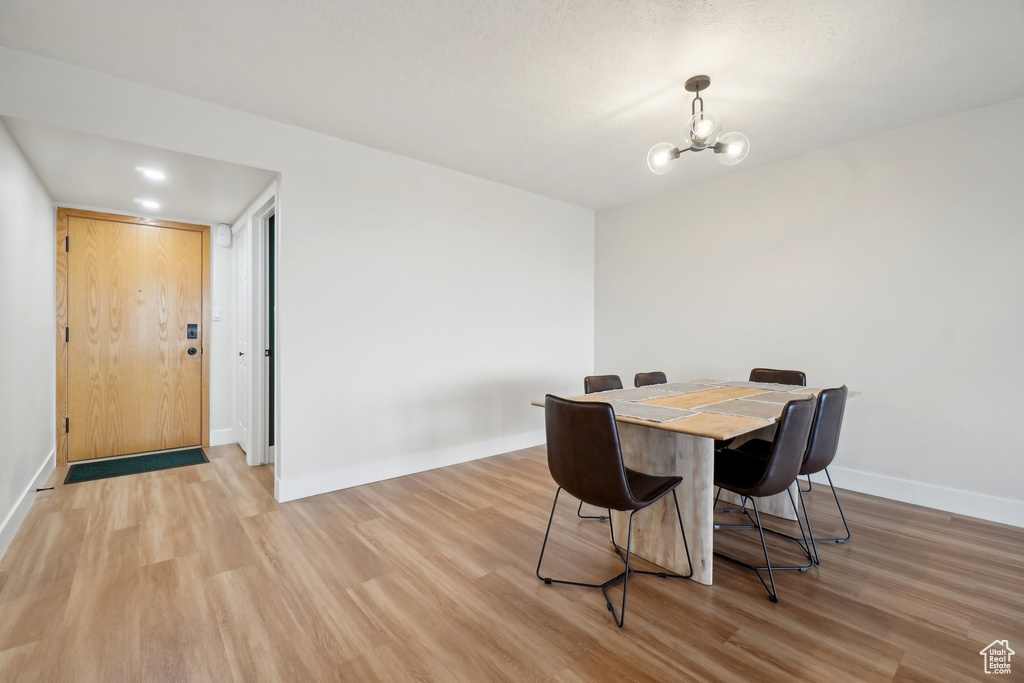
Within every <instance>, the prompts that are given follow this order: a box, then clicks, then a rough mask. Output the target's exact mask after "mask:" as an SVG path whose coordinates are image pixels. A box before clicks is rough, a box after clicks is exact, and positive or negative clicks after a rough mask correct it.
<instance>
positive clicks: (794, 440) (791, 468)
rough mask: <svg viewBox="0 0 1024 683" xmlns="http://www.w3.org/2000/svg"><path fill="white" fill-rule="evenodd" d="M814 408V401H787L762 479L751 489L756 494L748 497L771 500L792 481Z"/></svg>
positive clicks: (805, 443)
mask: <svg viewBox="0 0 1024 683" xmlns="http://www.w3.org/2000/svg"><path fill="white" fill-rule="evenodd" d="M814 404H815V401H814V397H813V396H809V397H807V398H806V399H801V400H799V401H790V402H789V403H787V404H786V406H785V407H784V408H783V409H782V416H781V417H780V418H779V422H778V426H777V427H776V429H775V439H774V441H773V442H772V452H771V455H769V456H768V464H767V466H766V467H765V472H764V476H763V477H762V478H761V481H759V482H758V483H757V485H756V486H755V487H753V488H754V489H756V490H754V491H751V492H750V493H749V494H748V495H752V496H774V495H775V494H776V493H782V492H783V491H785V490H786V489H788V488H789V487H790V485H792V483H793V482H794V481H796V477H797V475H798V474H799V473H800V467H801V466H802V465H803V463H804V454H805V453H806V452H807V437H808V435H809V434H810V433H811V422H812V421H813V420H814Z"/></svg>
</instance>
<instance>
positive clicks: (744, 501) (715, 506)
mask: <svg viewBox="0 0 1024 683" xmlns="http://www.w3.org/2000/svg"><path fill="white" fill-rule="evenodd" d="M721 495H722V487H721V486H719V487H718V493H716V494H715V502H714V504H713V505H712V506H711V509H712V510H714V511H715V512H724V513H726V514H728V513H730V512H736V511H737V510H740V511H743V510H746V509H747V497H746V496H742V497H741V498H740V506H739V507H738V508H736V507H733V508H720V507H718V498H719V496H721Z"/></svg>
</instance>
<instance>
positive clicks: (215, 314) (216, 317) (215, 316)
mask: <svg viewBox="0 0 1024 683" xmlns="http://www.w3.org/2000/svg"><path fill="white" fill-rule="evenodd" d="M213 319H214V320H220V309H219V308H215V309H213Z"/></svg>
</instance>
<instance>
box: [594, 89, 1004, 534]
mask: <svg viewBox="0 0 1024 683" xmlns="http://www.w3.org/2000/svg"><path fill="white" fill-rule="evenodd" d="M1021 121H1024V99H1018V100H1013V101H1010V102H1006V103H1003V104H999V105H995V106H991V107H986V108H983V109H976V110H973V111H969V112H965V113H963V114H958V115H955V116H950V117H947V118H942V119H938V120H934V121H930V122H927V123H923V124H920V125H916V126H912V127H909V128H904V129H901V130H897V131H893V132H890V133H886V134H883V135H877V136H874V137H871V138H867V139H864V140H860V141H856V142H852V143H849V144H846V145H842V146H839V147H834V148H831V149H826V150H823V151H819V152H816V153H813V154H808V155H806V156H802V157H799V158H795V159H791V160H789V161H785V162H781V163H777V164H772V165H769V166H762V167H757V168H752V169H750V170H746V171H742V172H739V173H735V174H732V175H729V176H726V177H723V178H720V179H716V180H713V181H709V182H706V183H702V184H698V185H692V186H688V187H685V188H683V189H680V190H678V191H673V192H670V193H666V194H662V195H659V196H655V197H651V198H648V199H644V200H640V201H637V202H633V203H630V204H626V205H622V206H618V207H614V208H611V209H607V210H603V211H600V212H598V214H597V218H596V242H597V244H596V322H595V328H596V333H595V334H596V351H595V356H596V368H595V369H596V371H597V372H602V373H605V372H608V373H620V374H623V375H629V376H632V373H634V372H636V371H641V370H643V371H647V370H655V369H658V370H666V371H667V372H668V373H669V376H670V378H674V379H685V378H696V377H706V376H707V377H722V378H731V379H745V378H746V374H747V373H748V372H749V370H750V368H752V367H755V366H766V367H781V368H797V369H801V370H804V371H806V372H807V376H808V382H809V383H810V384H811V385H812V386H818V387H828V386H836V385H840V384H843V383H846V384H847V385H849V387H850V388H851V390H855V391H859V392H861V394H862V395H861V396H858V397H856V398H853V399H851V400H850V402H849V404H848V409H847V418H846V423H845V425H844V431H843V437H842V442H841V447H840V452H839V456H838V458H837V461H836V466H837V467H836V472H835V476H836V479H837V481H838V484H839V485H846V486H849V487H852V488H858V489H861V490H865V491H868V492H872V493H878V494H881V495H886V496H889V497H893V498H899V499H903V500H908V501H910V502H915V503H920V504H926V505H932V506H935V507H940V508H944V509H947V510H954V511H957V512H963V513H966V514H971V515H975V516H981V517H987V518H990V519H998V520H1000V521H1004V522H1010V523H1016V524H1018V525H1024V488H1022V483H1024V449H1022V447H1021V445H1020V439H1019V435H1018V432H1019V429H1018V426H1019V425H1020V423H1021V420H1022V419H1024V418H1022V416H1024V351H1022V350H1024V315H1022V313H1024V270H1022V266H1024V217H1022V216H1024V200H1022V195H1021V192H1022V188H1024V129H1022V128H1021V125H1020V123H1021ZM753 144H754V145H756V144H757V141H756V140H755V141H754V142H753ZM694 161H695V160H690V159H685V158H684V159H682V160H681V161H680V163H693V162H694Z"/></svg>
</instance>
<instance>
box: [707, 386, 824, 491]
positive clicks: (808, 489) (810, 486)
mask: <svg viewBox="0 0 1024 683" xmlns="http://www.w3.org/2000/svg"><path fill="white" fill-rule="evenodd" d="M747 381H749V382H769V383H771V384H792V385H794V386H798V387H806V386H807V375H806V374H804V373H803V372H802V371H800V370H774V369H772V368H754V369H753V370H751V371H750V377H749V379H748V380H747ZM717 448H718V444H717V443H716V449H717ZM812 487H813V485H812V484H811V478H810V477H807V488H806V489H805V490H806V491H810V490H811V488H812Z"/></svg>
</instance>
